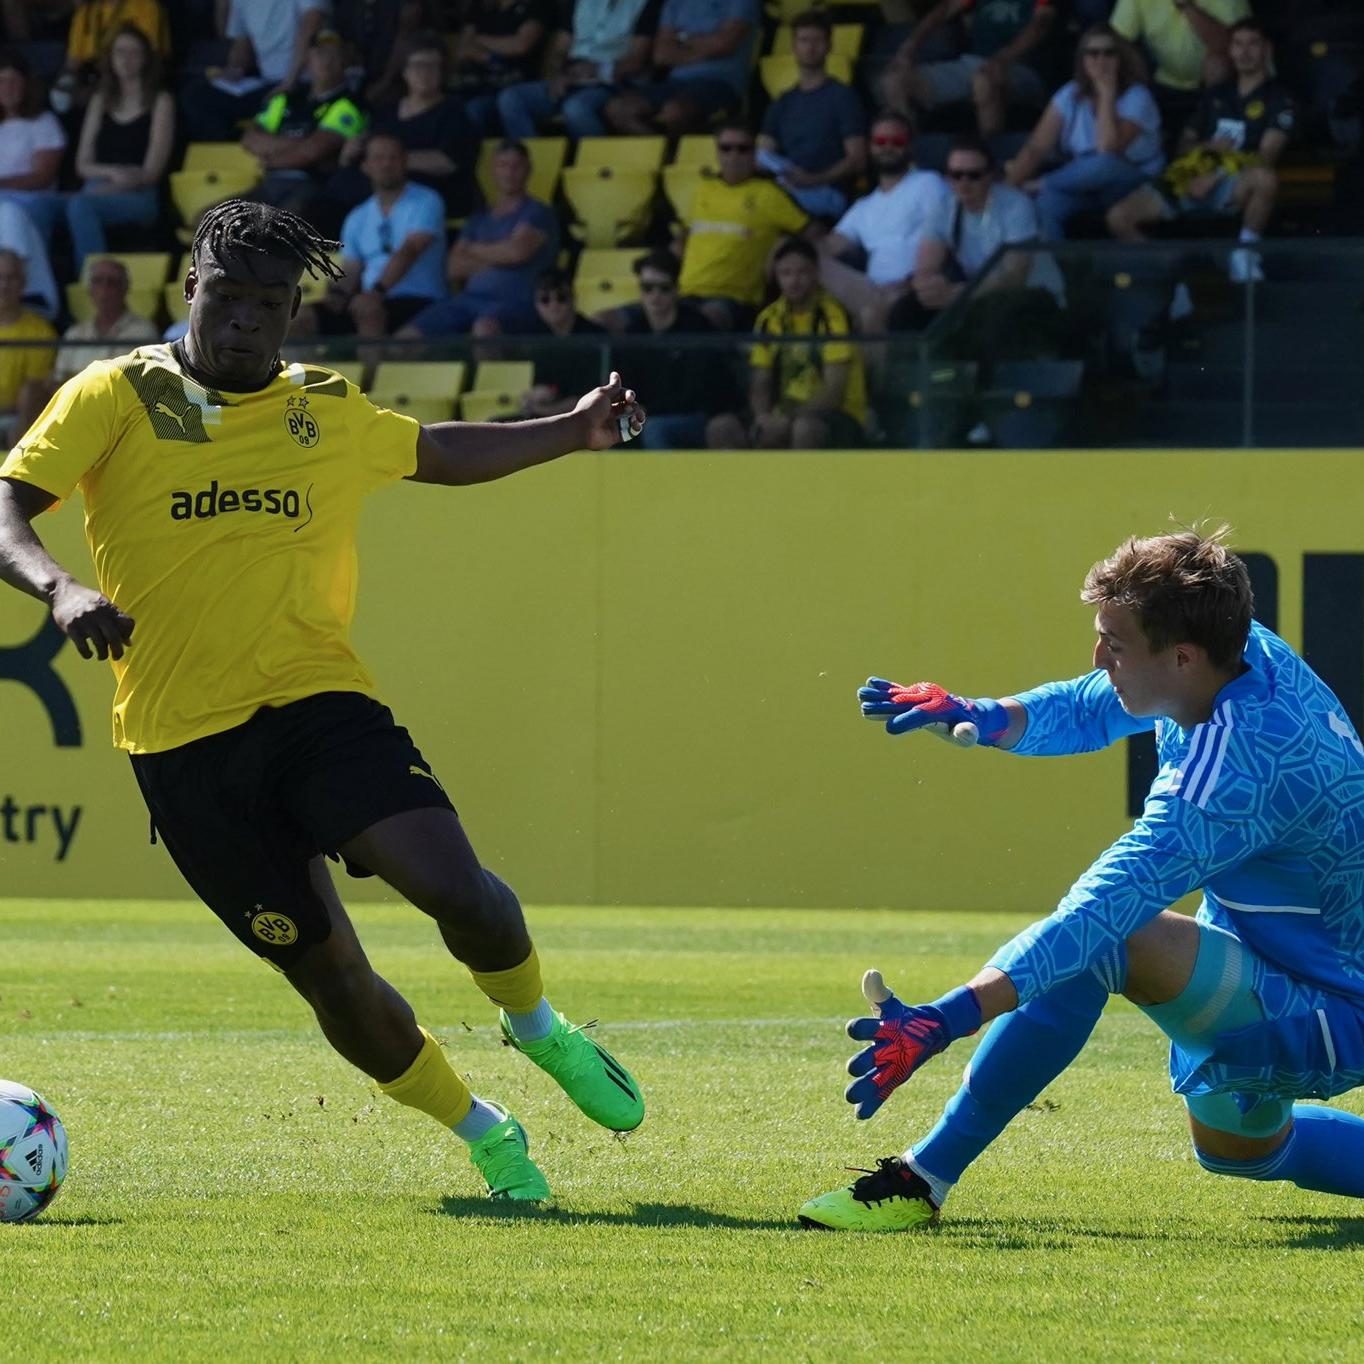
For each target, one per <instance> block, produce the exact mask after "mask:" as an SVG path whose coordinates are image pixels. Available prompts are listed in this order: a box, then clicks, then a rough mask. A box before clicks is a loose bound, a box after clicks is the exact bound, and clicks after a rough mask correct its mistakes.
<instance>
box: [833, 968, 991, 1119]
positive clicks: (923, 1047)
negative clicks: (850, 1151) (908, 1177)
mask: <svg viewBox="0 0 1364 1364" xmlns="http://www.w3.org/2000/svg"><path fill="white" fill-rule="evenodd" d="M873 982H874V983H873ZM878 986H879V987H880V989H879V991H878V990H877V989H876V987H878ZM862 989H863V993H864V994H866V996H867V998H868V1000H869V1001H870V1002H871V1005H872V1008H873V1009H874V1010H875V1011H876V1012H875V1016H874V1017H871V1018H854V1019H853V1020H852V1021H851V1022H850V1023H849V1024H848V1036H849V1037H851V1038H853V1040H854V1041H858V1042H870V1043H871V1045H870V1046H868V1047H864V1048H863V1049H862V1050H861V1051H859V1052H858V1053H857V1055H856V1056H854V1057H853V1058H852V1059H851V1060H850V1061H849V1062H848V1074H849V1075H854V1076H856V1077H857V1078H856V1079H855V1080H854V1081H853V1082H852V1084H850V1085H849V1086H848V1088H847V1089H846V1090H845V1091H844V1098H846V1099H847V1101H848V1102H849V1103H850V1104H852V1105H853V1111H854V1114H855V1115H856V1116H857V1117H858V1118H869V1117H871V1115H872V1114H873V1113H875V1112H876V1110H877V1109H878V1108H880V1107H881V1105H882V1104H883V1103H885V1101H886V1100H887V1099H888V1098H890V1096H891V1095H892V1094H893V1093H894V1092H895V1091H896V1090H897V1089H898V1088H899V1087H900V1086H901V1085H902V1084H904V1082H905V1081H906V1080H908V1079H909V1077H910V1076H911V1075H913V1074H914V1072H915V1071H916V1070H918V1069H919V1067H920V1066H921V1065H923V1063H924V1062H925V1061H927V1060H929V1059H930V1058H932V1057H934V1056H936V1055H937V1054H938V1053H939V1052H940V1051H942V1050H943V1048H944V1047H946V1046H948V1045H949V1043H952V1042H955V1041H957V1039H958V1038H962V1037H969V1036H970V1035H971V1034H972V1033H973V1032H975V1031H976V1029H977V1028H979V1027H980V1002H979V1001H978V1000H977V999H976V993H975V991H974V990H972V989H971V987H970V986H969V985H963V986H960V987H959V988H958V989H956V990H951V991H949V992H948V993H947V994H945V995H944V996H943V997H942V998H941V999H939V1000H936V1001H935V1002H934V1003H932V1004H904V1003H902V1002H901V1001H900V1000H898V999H897V998H896V997H895V996H894V995H893V994H891V993H890V992H889V991H886V990H885V987H884V986H882V985H881V978H880V973H879V972H874V971H868V972H867V975H866V976H865V977H864V978H863V982H862ZM878 993H880V994H883V995H884V998H880V999H878V998H877V997H876V996H877V994H878Z"/></svg>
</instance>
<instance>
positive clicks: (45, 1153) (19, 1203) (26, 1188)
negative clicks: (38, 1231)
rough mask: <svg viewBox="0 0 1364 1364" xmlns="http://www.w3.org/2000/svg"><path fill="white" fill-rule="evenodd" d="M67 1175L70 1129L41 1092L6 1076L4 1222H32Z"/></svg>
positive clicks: (1, 1129) (1, 1140)
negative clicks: (67, 1132)
mask: <svg viewBox="0 0 1364 1364" xmlns="http://www.w3.org/2000/svg"><path fill="white" fill-rule="evenodd" d="M65 1177H66V1128H64V1127H63V1126H62V1121H61V1119H60V1118H59V1117H58V1116H57V1115H56V1113H55V1112H53V1110H52V1108H51V1106H50V1105H49V1104H47V1103H46V1102H45V1101H44V1100H43V1098H42V1097H41V1095H38V1094H35V1093H34V1091H33V1090H31V1089H29V1088H28V1086H27V1085H19V1084H15V1083H14V1082H13V1081H11V1080H0V1222H27V1221H28V1220H29V1218H31V1217H37V1215H38V1214H39V1213H40V1212H42V1210H43V1209H44V1208H45V1207H47V1205H48V1204H49V1203H51V1202H52V1200H53V1199H54V1198H56V1196H57V1190H58V1189H60V1188H61V1186H62V1180H63V1179H64V1178H65Z"/></svg>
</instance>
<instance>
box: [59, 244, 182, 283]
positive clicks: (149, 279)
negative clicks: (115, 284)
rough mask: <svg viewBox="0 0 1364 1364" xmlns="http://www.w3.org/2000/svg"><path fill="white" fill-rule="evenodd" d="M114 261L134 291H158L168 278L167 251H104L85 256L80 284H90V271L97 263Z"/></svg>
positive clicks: (168, 261)
mask: <svg viewBox="0 0 1364 1364" xmlns="http://www.w3.org/2000/svg"><path fill="white" fill-rule="evenodd" d="M102 260H116V261H117V262H118V263H119V264H120V265H121V266H122V267H123V268H124V269H125V270H126V271H127V272H128V283H129V285H131V286H132V288H134V289H160V288H161V286H162V285H163V284H164V283H165V282H166V280H167V279H168V278H169V277H170V268H171V253H170V252H169V251H127V252H123V251H104V252H102V253H101V254H100V255H98V256H86V258H85V264H84V265H83V266H82V267H81V282H82V283H85V284H88V283H89V282H90V271H91V269H92V268H93V266H94V265H95V263H96V262H97V261H102Z"/></svg>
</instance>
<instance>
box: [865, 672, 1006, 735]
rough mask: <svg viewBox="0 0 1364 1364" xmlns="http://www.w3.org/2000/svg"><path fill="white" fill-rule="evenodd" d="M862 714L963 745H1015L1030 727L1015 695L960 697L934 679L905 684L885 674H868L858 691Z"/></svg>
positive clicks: (902, 730) (898, 730)
mask: <svg viewBox="0 0 1364 1364" xmlns="http://www.w3.org/2000/svg"><path fill="white" fill-rule="evenodd" d="M857 700H858V704H859V706H860V708H861V711H862V717H863V719H866V720H875V721H877V722H878V723H881V722H884V723H885V726H886V733H887V734H911V733H913V732H914V731H915V730H925V731H927V732H928V733H929V734H934V735H936V736H937V737H938V738H940V739H946V740H947V741H948V742H949V743H953V744H956V745H957V747H959V748H972V747H974V746H975V745H976V744H985V745H986V746H987V747H990V748H1012V747H1013V746H1014V745H1015V744H1016V743H1017V742H1018V741H1019V739H1020V738H1022V737H1023V731H1024V730H1025V729H1026V728H1027V725H1028V713H1027V711H1026V710H1024V709H1023V707H1022V706H1021V705H1019V703H1018V702H1017V701H1015V700H1014V699H1013V698H1012V697H1008V696H1006V697H1005V698H1004V699H1003V700H1002V701H995V700H992V699H991V698H990V697H985V696H980V697H976V698H975V699H974V700H973V699H971V698H969V697H965V696H957V695H955V694H954V693H953V692H950V691H947V690H946V689H945V688H943V687H940V686H938V684H937V683H936V682H915V683H914V684H913V685H912V686H909V687H902V686H900V685H899V683H896V682H887V681H886V679H885V678H883V677H869V678H868V679H867V685H866V686H865V687H861V688H859V690H858V693H857Z"/></svg>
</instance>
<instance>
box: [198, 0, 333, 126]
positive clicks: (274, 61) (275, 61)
mask: <svg viewBox="0 0 1364 1364" xmlns="http://www.w3.org/2000/svg"><path fill="white" fill-rule="evenodd" d="M326 14H327V0H231V3H230V5H229V7H228V12H227V26H226V27H227V36H228V37H229V38H230V39H231V40H232V46H231V48H230V49H229V51H228V55H227V65H226V67H224V68H223V69H222V70H221V71H214V70H210V71H207V72H205V73H204V74H205V79H204V80H202V81H197V82H194V83H192V84H191V85H190V86H189V87H188V88H187V89H186V90H185V92H184V96H183V99H182V101H181V114H182V116H183V119H182V121H183V123H184V125H185V134H186V137H187V138H188V140H189V141H191V142H228V141H231V140H232V139H233V138H235V137H236V136H237V134H238V131H239V128H240V125H241V124H242V122H243V121H245V120H246V119H249V118H250V117H251V116H252V115H253V114H254V113H255V112H256V111H257V109H259V107H260V103H261V98H262V96H263V95H265V94H266V93H267V92H269V93H271V94H276V93H288V92H289V91H291V90H292V89H293V88H294V86H295V85H296V84H297V82H298V79H299V76H300V74H301V73H302V71H303V69H304V67H305V66H306V64H307V60H308V50H309V47H310V45H311V43H312V40H313V35H314V34H315V33H317V31H318V30H319V29H320V28H321V27H322V21H323V19H324V18H325V17H326Z"/></svg>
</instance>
